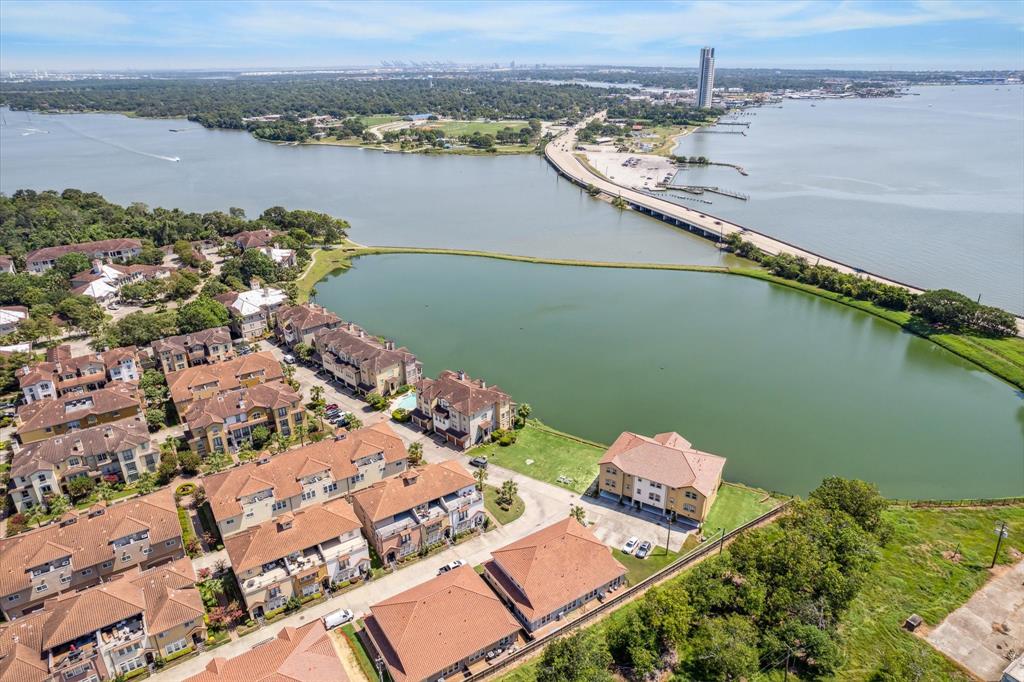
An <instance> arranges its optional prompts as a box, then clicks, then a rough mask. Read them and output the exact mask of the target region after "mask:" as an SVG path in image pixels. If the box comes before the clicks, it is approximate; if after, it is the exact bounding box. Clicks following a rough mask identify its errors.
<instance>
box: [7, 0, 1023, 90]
mask: <svg viewBox="0 0 1024 682" xmlns="http://www.w3.org/2000/svg"><path fill="white" fill-rule="evenodd" d="M702 45H713V46H714V47H715V48H716V62H717V64H718V66H719V67H720V68H728V67H778V68H838V69H847V68H849V69H936V70H941V69H1024V0H974V1H966V2H958V1H955V0H935V1H932V0H919V1H906V2H903V1H898V0H893V1H890V2H874V1H868V0H865V1H863V2H855V1H850V0H783V1H779V2H769V1H767V0H761V1H759V0H752V1H748V0H743V1H736V2H714V1H711V0H706V1H692V0H681V1H678V2H673V1H665V2H643V1H635V2H615V1H608V2H567V1H560V2H540V1H536V2H531V1H528V0H524V1H520V2H500V1H494V2H479V1H478V2H406V1H401V0H396V1H394V2H367V1H356V2H328V1H322V0H291V1H289V2H270V1H268V2H249V1H245V0H234V1H228V0H222V1H220V2H207V1H204V0H192V1H189V2H163V1H151V2H147V1H145V0H135V1H132V2H119V1H96V0H77V1H75V2H55V1H49V0H34V1H30V2H26V1H23V0H2V2H0V72H4V73H6V72H8V71H18V70H27V69H50V70H92V69H103V70H129V69H138V70H157V69H218V68H223V69H254V68H273V67H289V68H297V67H332V66H361V65H378V64H379V63H380V61H381V60H389V61H394V60H403V61H453V62H457V63H463V64H470V63H492V62H499V63H501V64H507V63H508V62H510V61H513V60H514V61H515V62H516V63H517V64H520V65H532V64H537V63H546V64H617V65H637V66H696V62H697V51H698V49H699V48H700V47H701V46H702Z"/></svg>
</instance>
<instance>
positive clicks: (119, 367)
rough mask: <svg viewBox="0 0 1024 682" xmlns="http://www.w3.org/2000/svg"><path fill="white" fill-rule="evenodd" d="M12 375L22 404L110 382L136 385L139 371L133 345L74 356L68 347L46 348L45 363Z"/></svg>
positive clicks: (90, 388) (136, 353) (135, 350)
mask: <svg viewBox="0 0 1024 682" xmlns="http://www.w3.org/2000/svg"><path fill="white" fill-rule="evenodd" d="M14 375H15V376H16V377H17V378H18V385H19V386H20V387H21V392H22V395H24V396H25V402H27V403H31V402H34V401H36V400H42V399H44V398H59V397H61V396H64V395H68V394H70V393H86V392H88V391H95V390H96V389H99V388H103V387H104V386H106V385H107V383H109V382H111V381H133V382H137V381H138V380H139V378H140V377H141V376H142V368H141V363H140V360H139V352H138V349H137V348H135V346H127V347H125V348H113V349H110V350H105V351H103V352H101V353H89V354H87V355H79V356H77V357H76V356H73V355H71V346H68V345H62V346H57V347H56V348H50V349H48V350H47V351H46V360H45V361H43V362H37V363H36V364H34V365H26V366H25V367H20V368H18V369H17V370H16V371H15V373H14Z"/></svg>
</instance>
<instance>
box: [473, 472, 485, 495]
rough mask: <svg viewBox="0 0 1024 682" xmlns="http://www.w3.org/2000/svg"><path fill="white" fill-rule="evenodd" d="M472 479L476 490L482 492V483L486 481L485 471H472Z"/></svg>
mask: <svg viewBox="0 0 1024 682" xmlns="http://www.w3.org/2000/svg"><path fill="white" fill-rule="evenodd" d="M473 478H475V479H476V489H477V490H483V489H484V482H485V481H487V469H484V468H476V469H474V470H473Z"/></svg>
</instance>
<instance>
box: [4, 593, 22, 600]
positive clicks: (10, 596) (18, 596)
mask: <svg viewBox="0 0 1024 682" xmlns="http://www.w3.org/2000/svg"><path fill="white" fill-rule="evenodd" d="M19 599H21V595H20V594H10V595H7V601H18V600H19Z"/></svg>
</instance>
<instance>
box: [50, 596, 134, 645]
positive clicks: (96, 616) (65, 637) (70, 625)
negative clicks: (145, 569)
mask: <svg viewBox="0 0 1024 682" xmlns="http://www.w3.org/2000/svg"><path fill="white" fill-rule="evenodd" d="M45 610H47V611H49V612H50V617H49V618H47V619H46V622H45V623H44V624H43V642H42V644H43V651H46V650H48V649H52V648H54V647H57V646H60V645H61V644H66V643H68V642H70V641H72V640H74V639H78V638H79V637H81V636H82V635H88V634H89V633H92V632H95V631H96V630H99V629H100V628H104V627H109V626H111V625H113V624H114V623H117V622H118V621H122V620H127V619H128V618H131V617H133V616H140V615H142V614H143V613H145V611H146V600H145V598H144V597H143V595H142V591H141V590H140V589H139V588H137V587H136V586H135V585H133V584H132V583H130V582H128V581H127V580H111V581H110V582H108V583H103V584H102V585H97V586H96V587H93V588H90V589H88V590H82V591H81V592H67V593H65V594H62V595H60V596H59V597H57V598H56V599H54V600H52V601H48V602H47V603H46V607H45Z"/></svg>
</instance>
